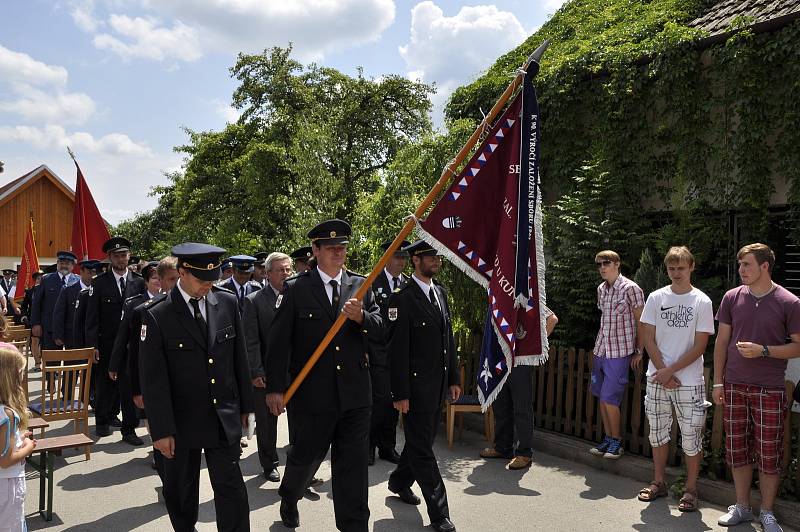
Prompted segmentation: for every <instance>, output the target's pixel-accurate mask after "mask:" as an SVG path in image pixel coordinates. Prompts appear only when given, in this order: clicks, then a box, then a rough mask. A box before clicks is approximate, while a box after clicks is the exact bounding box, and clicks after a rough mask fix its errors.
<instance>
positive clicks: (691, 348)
mask: <svg viewBox="0 0 800 532" xmlns="http://www.w3.org/2000/svg"><path fill="white" fill-rule="evenodd" d="M664 264H665V265H666V266H667V274H668V275H669V278H670V280H671V281H672V284H670V285H669V286H665V287H664V288H661V289H659V290H656V291H655V292H653V293H652V294H650V295H649V296H647V302H646V303H645V305H644V310H643V311H642V317H641V320H640V321H641V323H642V331H641V332H642V336H643V340H644V346H645V349H646V350H647V352H648V353H649V354H650V364H649V365H648V367H647V395H646V396H645V399H644V409H645V413H646V414H647V419H648V421H649V422H650V435H649V438H650V445H652V447H653V465H654V469H655V475H654V480H653V481H652V482H651V483H650V485H649V486H647V487H646V488H643V489H642V490H641V491H639V500H641V501H645V502H650V501H653V500H655V499H657V498H659V497H662V496H665V495H666V494H667V486H666V483H665V481H664V472H665V469H666V467H667V457H668V454H669V447H668V444H669V439H670V429H671V427H672V408H673V407H674V408H675V412H676V413H677V416H678V425H679V427H680V431H681V448H682V449H683V453H684V455H685V456H686V486H685V487H684V490H683V497H681V500H680V503H679V504H678V509H679V510H680V511H682V512H691V511H694V510H696V509H697V477H698V475H699V473H700V462H701V460H702V457H703V454H702V451H703V431H704V429H705V424H706V423H705V422H706V407H707V406H709V405H710V404H711V403H709V402H708V401H706V387H705V381H704V379H703V353H704V352H705V350H706V345H707V344H708V337H709V335H711V334H714V312H713V309H712V306H711V299H709V297H708V296H707V295H705V294H704V293H703V292H701V291H700V290H698V289H697V288H695V287H693V286H692V279H691V277H692V271H694V257H693V256H692V253H691V252H690V251H689V249H688V248H686V247H685V246H680V247H672V248H670V250H669V251H668V252H667V255H666V257H665V258H664Z"/></svg>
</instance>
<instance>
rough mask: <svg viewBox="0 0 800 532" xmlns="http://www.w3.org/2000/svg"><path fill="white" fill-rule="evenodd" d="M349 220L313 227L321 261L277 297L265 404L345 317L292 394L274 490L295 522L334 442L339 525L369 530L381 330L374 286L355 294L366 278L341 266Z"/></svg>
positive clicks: (278, 406) (276, 406)
mask: <svg viewBox="0 0 800 532" xmlns="http://www.w3.org/2000/svg"><path fill="white" fill-rule="evenodd" d="M350 232H351V230H350V225H349V224H347V223H346V222H343V221H342V220H328V221H326V222H323V223H321V224H319V225H317V226H316V227H314V228H313V229H312V230H311V231H310V232H309V233H308V237H309V238H310V239H311V242H312V248H313V252H314V256H315V257H316V259H317V263H318V266H317V267H315V268H314V269H312V270H310V271H308V272H303V273H301V274H298V275H296V276H295V277H291V278H289V279H287V280H286V282H285V283H284V291H283V293H282V294H281V295H280V296H278V300H277V301H276V307H277V312H276V314H275V319H274V320H273V322H272V327H271V329H270V339H269V347H268V349H267V353H268V356H267V367H266V375H267V404H268V405H269V407H270V411H271V412H272V413H273V414H274V415H276V416H277V415H280V414H281V413H282V412H283V411H284V404H283V394H284V392H285V391H286V389H287V388H288V387H289V384H290V382H291V380H292V379H294V378H295V377H296V376H297V374H298V373H299V372H300V370H301V368H302V367H303V365H304V364H305V363H306V361H307V360H308V359H309V358H310V357H311V354H312V353H313V352H314V350H315V349H316V348H317V346H318V345H319V343H320V342H321V340H322V339H323V337H324V336H325V335H326V333H327V332H328V330H329V329H330V328H331V326H332V325H333V323H334V321H335V320H336V318H337V316H338V315H339V314H340V313H343V314H344V315H345V317H346V318H347V321H346V323H345V324H344V326H343V327H342V328H341V330H340V331H339V332H338V333H337V334H336V336H335V337H334V338H333V340H332V341H331V343H330V345H328V347H327V348H326V349H325V352H324V353H323V355H322V357H321V358H320V359H319V360H318V361H317V363H316V365H315V366H314V367H313V369H311V371H310V372H309V374H308V376H307V378H306V379H305V381H303V383H302V384H301V385H300V387H299V388H298V389H297V393H296V394H295V395H294V397H293V398H292V400H291V401H292V402H291V406H290V408H291V409H292V417H293V423H294V424H295V429H294V430H295V437H294V442H293V444H292V448H291V450H290V451H289V455H288V457H287V459H286V469H285V471H284V475H283V481H282V482H281V487H280V489H279V490H278V493H279V494H280V495H281V499H282V500H281V507H280V515H281V520H282V521H283V524H284V525H285V526H287V527H297V526H299V522H300V516H299V513H298V511H297V501H298V500H299V499H300V497H302V496H303V494H304V492H305V490H306V486H308V483H309V481H310V480H311V477H312V476H313V474H314V473H315V472H316V471H317V468H318V467H319V464H320V463H321V462H322V460H323V459H324V458H325V455H326V454H327V452H328V448H330V449H331V467H332V477H333V478H332V482H333V507H334V511H335V513H336V526H337V528H338V529H339V530H345V531H348V532H351V531H353V532H354V531H359V532H360V531H366V530H367V526H368V521H369V505H368V501H367V480H368V478H367V477H368V474H367V453H368V437H369V419H370V404H371V403H372V392H371V387H370V377H369V361H368V358H367V353H366V351H367V341H368V338H374V339H375V340H379V339H380V338H381V337H382V336H383V328H382V325H381V317H380V311H379V309H378V306H377V305H376V304H375V301H374V298H373V296H372V292H371V291H369V290H367V292H366V295H365V296H364V300H363V301H361V300H358V299H356V298H354V297H353V296H354V295H355V293H356V292H357V291H358V289H359V287H360V286H361V285H362V284H363V283H364V277H362V276H360V275H357V274H354V273H352V272H349V271H347V270H345V269H344V263H345V259H346V256H347V247H346V244H347V242H348V240H349V236H350Z"/></svg>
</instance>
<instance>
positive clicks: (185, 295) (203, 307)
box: [177, 281, 206, 320]
mask: <svg viewBox="0 0 800 532" xmlns="http://www.w3.org/2000/svg"><path fill="white" fill-rule="evenodd" d="M177 286H178V291H179V292H180V293H181V295H182V296H183V300H184V301H186V306H187V307H189V314H191V316H192V319H194V307H193V306H192V304H191V303H189V300H190V299H193V298H192V296H190V295H189V294H188V293H186V291H185V290H184V289H183V287H182V286H181V282H180V281H178V284H177ZM195 299H196V298H195ZM199 301H200V314H202V315H203V319H204V320H205V319H206V298H205V297H201V298H199Z"/></svg>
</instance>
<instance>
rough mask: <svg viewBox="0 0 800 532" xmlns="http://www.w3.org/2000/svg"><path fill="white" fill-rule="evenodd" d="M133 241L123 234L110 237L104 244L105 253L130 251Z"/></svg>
mask: <svg viewBox="0 0 800 532" xmlns="http://www.w3.org/2000/svg"><path fill="white" fill-rule="evenodd" d="M130 250H131V241H130V240H128V239H127V238H125V237H123V236H114V237H111V238H109V239H108V240H106V241H105V243H104V244H103V253H114V252H116V251H130Z"/></svg>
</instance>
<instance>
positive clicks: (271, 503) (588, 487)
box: [26, 416, 760, 532]
mask: <svg viewBox="0 0 800 532" xmlns="http://www.w3.org/2000/svg"><path fill="white" fill-rule="evenodd" d="M69 431H70V428H69V427H64V426H62V427H58V425H57V424H56V428H51V429H50V430H49V431H48V435H59V434H65V433H68V432H69ZM138 433H139V434H140V435H141V436H143V437H144V438H145V440H146V442H147V443H149V438H148V437H146V436H145V430H144V429H143V428H140V429H139V431H138ZM286 434H287V432H286V419H285V416H281V419H280V424H279V446H280V447H282V446H285V445H286ZM401 439H402V438H401ZM119 440H120V436H119V433H118V432H115V433H114V434H113V435H112V436H110V437H107V438H102V439H101V440H100V441H99V442H98V443H97V444H96V445H95V446H94V449H93V452H92V458H91V460H90V461H88V462H87V461H85V460H84V457H83V454H79V453H78V452H77V451H74V450H69V451H66V452H65V453H64V456H63V457H60V458H57V459H56V462H57V471H56V474H55V479H56V486H55V507H54V516H53V521H51V522H50V523H46V522H44V521H43V520H42V519H41V518H40V517H39V516H38V515H36V513H35V512H36V504H37V502H38V495H39V493H38V492H39V484H38V478H37V477H36V476H35V474H34V473H30V472H29V475H28V495H27V501H26V512H27V514H28V527H29V529H30V530H52V531H70V532H77V531H80V532H90V531H103V532H117V531H128V530H136V531H159V532H163V531H165V530H170V525H169V519H168V517H167V515H166V508H165V507H164V505H163V504H161V503H159V502H158V498H157V492H156V490H155V488H156V487H157V486H158V485H159V482H158V477H157V476H156V474H155V472H154V471H153V470H152V469H151V468H150V459H149V455H148V451H149V448H148V447H147V446H142V447H139V448H132V447H131V446H129V445H127V444H125V443H121V442H120V441H119ZM483 443H484V442H483V440H482V439H481V438H480V436H479V435H477V434H474V433H469V432H465V433H464V437H463V439H462V440H461V441H458V442H456V444H455V445H454V447H453V449H452V450H448V449H447V444H446V441H442V438H441V437H440V438H439V441H438V442H437V446H436V455H437V457H438V458H439V467H440V468H441V470H442V474H443V476H444V478H445V484H446V487H447V491H448V495H449V502H450V512H451V515H452V518H453V521H454V522H455V524H456V526H457V527H458V530H459V531H462V532H463V531H476V532H477V531H479V532H486V531H492V530H500V531H504V532H510V531H523V530H525V531H528V530H531V531H533V530H555V531H561V530H592V531H605V530H607V531H620V530H653V531H661V530H664V531H667V530H669V531H674V530H724V528H722V527H719V526H718V525H717V524H716V521H717V518H718V517H719V516H720V515H721V514H722V513H723V512H724V509H723V508H719V507H710V506H707V505H703V506H702V507H701V510H700V511H699V512H696V513H693V514H681V513H680V512H678V510H677V507H676V504H675V501H674V500H666V499H661V500H659V501H656V502H654V503H652V504H650V505H644V504H642V503H640V502H639V501H637V500H636V497H635V494H636V492H637V490H638V489H639V488H640V487H641V485H640V483H639V482H636V481H634V480H631V479H628V478H623V477H618V476H614V475H611V474H608V473H604V472H602V471H598V470H596V469H593V468H590V467H587V466H583V465H580V464H574V463H571V462H568V461H566V460H562V459H559V458H555V457H553V456H550V455H546V454H541V453H539V454H537V455H536V456H535V457H534V465H533V466H532V467H531V468H530V469H529V470H527V471H522V472H511V471H507V470H505V469H504V467H503V466H504V463H503V462H502V461H490V462H486V461H484V460H482V459H480V458H477V453H478V451H479V449H480V448H481V447H482V446H483ZM280 456H281V462H282V463H283V462H284V457H285V452H284V451H281V452H280ZM623 460H624V458H623ZM392 467H393V466H392V464H389V463H388V462H384V461H381V460H379V461H378V463H377V464H376V465H375V466H373V467H371V468H370V490H369V495H370V501H369V502H370V510H371V527H370V528H371V530H374V531H376V532H390V531H409V530H424V528H423V527H424V526H426V525H428V524H429V520H428V517H427V513H426V512H425V509H424V506H418V507H414V506H409V505H406V504H404V503H402V502H401V501H400V500H399V499H398V498H397V497H395V496H393V495H392V494H391V493H389V491H388V490H387V487H386V486H387V478H388V475H389V473H390V471H391V469H392ZM282 470H283V468H281V472H282ZM242 471H243V473H244V477H245V482H246V485H247V489H248V493H249V495H250V508H251V513H250V522H251V524H252V529H253V530H254V531H256V530H277V531H281V530H286V529H285V528H284V527H283V526H282V525H281V523H280V518H279V516H278V506H279V504H280V501H279V498H278V494H277V488H278V485H277V484H273V483H268V482H265V480H264V478H263V476H261V475H259V473H260V468H259V465H258V457H257V455H256V454H255V439H253V440H252V444H251V445H250V447H248V448H247V449H245V452H244V455H243V460H242ZM320 473H321V476H322V478H324V479H325V480H326V482H325V484H323V485H322V486H320V487H319V488H318V489H317V490H316V494H315V497H314V498H312V499H304V500H302V501H300V503H299V509H300V519H301V527H300V528H299V529H297V530H299V531H301V532H302V531H314V532H319V531H328V530H331V531H333V530H335V524H334V516H333V503H332V500H331V492H330V490H331V485H330V482H329V480H330V467H329V462H324V463H323V465H322V468H321V469H320ZM414 489H415V490H416V493H417V494H419V490H418V489H417V488H416V486H415V487H414ZM200 501H201V504H200V522H199V523H198V525H197V528H198V530H199V531H212V530H216V527H215V524H214V505H213V500H212V496H211V487H210V484H209V482H208V475H207V473H206V472H205V471H203V472H202V473H201V493H200ZM423 504H424V503H423ZM428 530H430V529H428ZM731 530H732V531H736V532H739V531H746V530H760V526H759V527H758V528H755V527H754V526H752V525H745V526H740V527H736V528H733V529H731Z"/></svg>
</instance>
